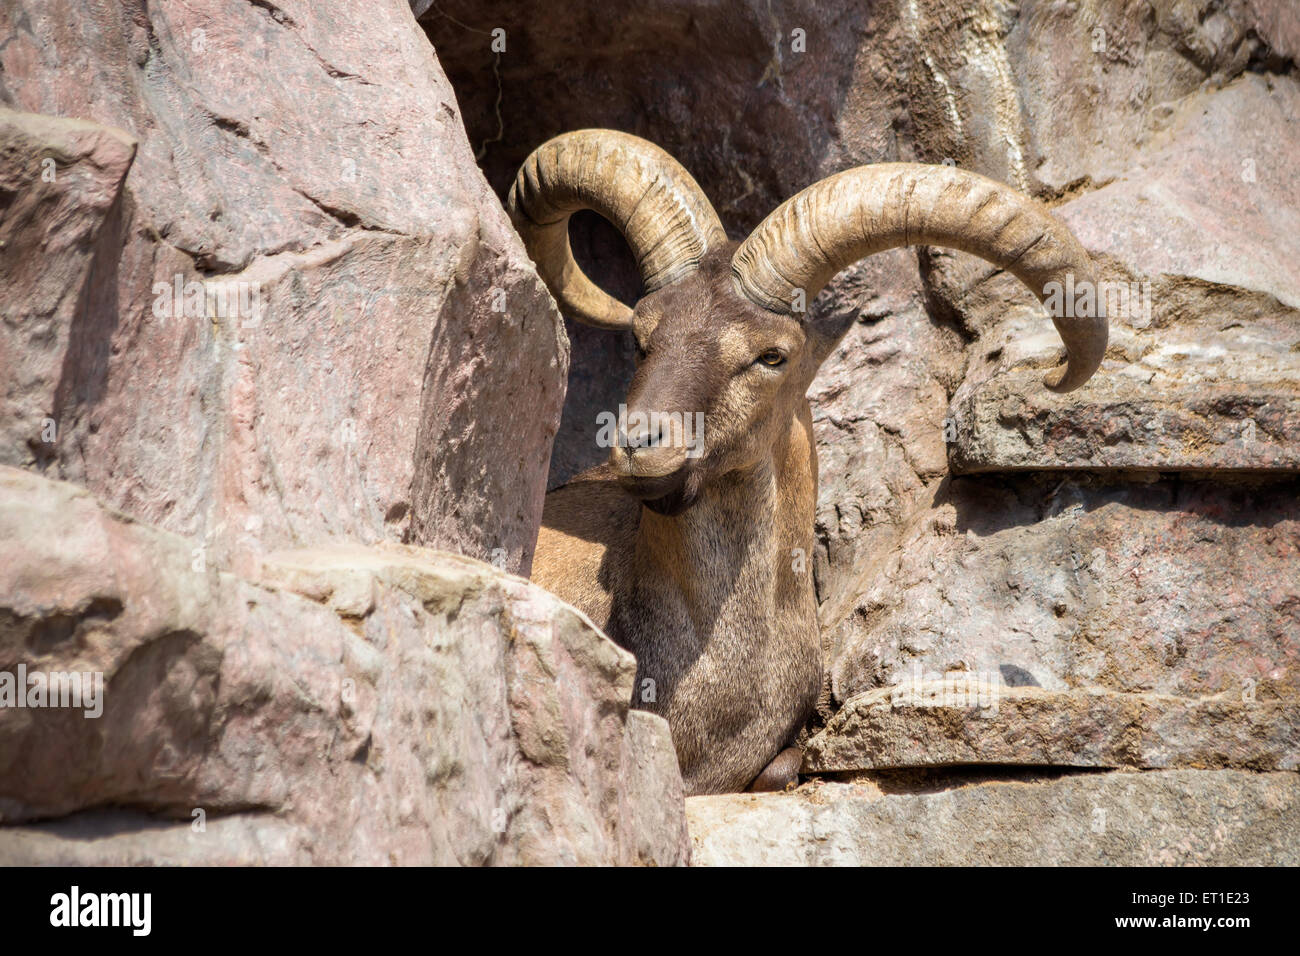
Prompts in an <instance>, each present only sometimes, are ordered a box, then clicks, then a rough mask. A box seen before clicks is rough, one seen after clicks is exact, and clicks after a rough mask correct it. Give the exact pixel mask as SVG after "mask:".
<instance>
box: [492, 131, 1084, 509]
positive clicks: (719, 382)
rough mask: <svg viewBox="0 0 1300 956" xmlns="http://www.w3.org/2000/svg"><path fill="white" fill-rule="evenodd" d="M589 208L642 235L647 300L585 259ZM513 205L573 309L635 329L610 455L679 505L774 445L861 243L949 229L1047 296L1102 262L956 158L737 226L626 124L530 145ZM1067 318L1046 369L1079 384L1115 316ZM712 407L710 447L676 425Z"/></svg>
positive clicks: (881, 168)
mask: <svg viewBox="0 0 1300 956" xmlns="http://www.w3.org/2000/svg"><path fill="white" fill-rule="evenodd" d="M580 209H590V210H594V211H595V212H597V213H599V214H600V215H601V216H603V217H605V218H606V219H608V220H609V221H610V222H611V223H613V224H614V226H616V227H617V228H618V229H619V230H620V231H621V232H622V234H623V236H624V237H625V238H626V239H627V242H628V245H629V246H630V247H631V249H632V252H633V254H634V255H635V257H636V260H637V263H638V265H639V267H640V271H641V276H642V279H643V282H644V287H645V293H644V296H643V298H641V299H640V301H638V302H637V304H636V307H635V308H634V309H630V308H628V307H627V306H625V305H623V304H622V303H620V302H618V301H617V300H615V299H614V298H612V297H611V296H609V295H608V294H607V293H605V292H603V291H602V290H601V289H599V288H597V287H596V286H595V285H594V284H593V283H592V282H591V281H590V280H589V279H588V278H587V277H586V276H585V275H584V274H583V272H582V270H581V269H580V268H579V267H578V265H577V263H576V262H575V261H574V258H573V253H572V251H571V249H570V247H569V237H568V224H569V217H570V216H571V215H572V214H573V213H574V212H577V211H578V210H580ZM509 210H510V215H511V218H512V219H513V221H514V223H515V226H516V227H517V228H518V230H519V232H520V234H521V235H522V236H523V238H524V242H525V244H526V245H527V248H528V250H529V252H530V254H531V255H532V257H533V259H534V260H535V261H536V263H537V267H538V271H539V273H540V274H541V276H542V279H543V280H544V281H545V282H546V284H547V286H548V287H549V288H550V290H551V292H552V293H553V294H554V296H555V298H556V299H557V300H558V302H559V304H560V307H561V309H562V310H563V311H564V312H565V313H566V314H568V315H570V316H571V317H573V318H574V319H576V320H578V321H581V322H584V323H586V324H589V325H593V326H597V327H600V328H606V329H629V330H631V332H632V333H633V335H634V336H635V338H636V343H637V353H638V363H637V370H636V374H635V377H634V378H633V380H632V386H631V390H630V392H629V394H628V397H627V402H626V406H627V415H626V421H627V422H629V423H630V424H629V426H628V427H627V428H626V431H625V433H624V434H621V435H619V440H618V442H617V445H616V447H614V448H613V450H612V452H611V456H610V464H611V466H612V468H613V470H614V473H615V474H616V475H617V476H618V479H619V482H620V483H621V484H622V486H623V487H624V488H625V490H627V491H628V492H630V493H631V494H633V495H634V496H636V497H638V498H640V499H642V501H643V503H644V504H645V505H646V506H647V507H649V508H650V509H651V510H654V511H656V512H659V513H661V514H669V515H671V514H676V513H679V512H681V511H682V510H684V509H686V508H688V507H689V506H690V505H691V504H692V503H693V502H694V501H695V500H696V498H697V496H698V494H699V491H700V489H701V488H703V487H704V486H705V485H707V484H708V483H709V482H710V481H711V480H713V479H714V477H716V476H718V475H724V474H727V473H729V472H732V471H734V470H736V469H742V468H745V467H748V466H750V465H752V464H754V463H755V462H757V461H758V460H759V459H760V458H761V457H762V455H763V454H764V452H765V450H766V449H768V448H770V447H771V445H772V442H773V438H774V435H773V434H769V432H774V430H776V429H779V428H781V427H783V426H784V424H785V423H786V422H788V421H789V418H790V416H789V414H781V413H782V412H784V411H786V410H788V409H789V410H792V409H794V408H795V407H797V405H798V403H799V402H800V401H801V400H802V399H803V396H804V394H805V393H806V391H807V389H808V387H809V385H810V384H811V382H812V379H813V376H814V375H815V374H816V372H817V369H818V367H819V366H820V365H821V363H822V361H823V360H824V359H825V358H826V357H827V355H829V354H830V352H831V350H832V349H833V348H834V346H835V344H836V342H838V340H839V339H840V338H841V337H842V336H843V335H844V333H845V332H846V331H847V328H848V324H847V323H840V324H837V325H836V326H835V327H829V328H828V327H824V326H823V325H820V324H819V323H816V322H812V321H809V320H808V314H809V313H808V311H807V310H808V306H809V305H810V304H811V302H812V300H813V299H814V298H815V297H816V295H817V293H818V292H819V291H820V290H821V289H822V287H823V286H825V285H826V283H827V282H829V281H830V279H831V278H832V277H833V276H834V275H835V274H836V273H837V272H839V271H840V270H841V269H843V268H845V267H846V266H848V265H850V264H852V263H853V262H855V261H857V260H858V259H860V258H862V257H864V256H867V255H871V254H873V253H876V252H880V251H883V250H885V249H891V248H895V247H898V246H906V245H937V246H947V247H951V248H954V249H959V250H962V251H965V252H969V253H972V254H974V255H977V256H980V257H982V258H984V259H987V260H989V261H990V262H993V263H994V264H996V265H998V266H1000V267H1001V268H1004V269H1006V270H1008V271H1010V272H1011V273H1013V274H1014V275H1016V276H1017V277H1018V278H1019V279H1020V280H1021V281H1022V282H1024V283H1025V285H1027V286H1028V287H1029V288H1030V290H1031V291H1033V292H1034V294H1035V295H1037V296H1038V298H1039V299H1040V301H1045V300H1046V299H1047V298H1048V295H1049V292H1050V290H1051V289H1052V283H1058V282H1059V283H1062V285H1064V284H1065V283H1066V277H1067V275H1069V276H1072V278H1073V282H1074V284H1075V285H1076V286H1078V285H1080V284H1081V283H1085V282H1092V281H1094V278H1095V277H1094V274H1093V265H1092V262H1091V261H1090V259H1089V258H1088V255H1087V253H1086V252H1085V251H1084V250H1083V249H1082V247H1080V245H1079V243H1078V242H1077V241H1076V240H1075V239H1074V237H1073V236H1072V235H1071V234H1070V232H1069V231H1068V230H1067V229H1066V227H1065V226H1064V225H1063V224H1062V223H1061V222H1059V221H1058V220H1057V219H1055V218H1054V217H1053V216H1052V215H1051V214H1050V213H1048V211H1047V210H1046V209H1045V208H1044V207H1043V206H1041V205H1040V204H1039V203H1037V202H1036V201H1035V200H1033V199H1031V198H1029V197H1027V196H1024V195H1022V194H1020V193H1017V192H1015V191H1014V190H1012V189H1010V188H1008V187H1007V186H1004V185H1002V184H1000V183H997V182H994V181H993V180H990V179H987V178H985V177H983V176H980V175H977V174H975V173H971V172H967V171H964V170H960V169H956V168H953V167H948V166H927V165H918V164H910V163H882V164H879V165H872V166H860V167H857V168H855V169H850V170H847V171H845V172H842V173H839V174H837V175H834V176H830V177H828V178H826V179H823V180H821V181H820V182H818V183H815V184H814V185H812V186H809V187H808V188H807V189H805V190H803V192H801V193H799V194H798V195H796V196H794V197H793V198H791V199H788V200H787V201H785V202H784V203H782V204H781V205H780V206H778V207H777V209H776V210H775V211H774V212H773V213H772V214H771V215H769V216H768V217H767V218H766V219H765V220H763V222H762V223H760V224H759V226H758V228H757V229H755V230H754V231H753V232H752V233H751V234H750V235H749V237H748V238H747V239H745V240H744V241H743V242H739V243H737V242H731V241H728V239H727V236H726V233H725V232H724V231H723V228H722V223H721V222H720V221H719V219H718V215H717V213H716V212H714V210H713V207H712V206H711V205H710V203H709V201H708V199H707V198H706V197H705V196H704V193H703V191H702V190H701V189H700V187H699V185H698V184H697V183H696V182H695V180H694V179H693V178H691V175H690V174H689V173H688V172H687V171H686V170H685V169H684V168H683V167H682V166H681V165H680V164H679V163H678V162H676V161H675V160H674V159H673V158H672V157H671V156H669V155H668V154H667V153H665V152H664V151H663V150H662V149H659V148H658V147H657V146H654V145H653V144H651V143H648V142H646V141H645V140H642V139H640V138H638V137H635V136H630V135H628V134H626V133H619V132H614V131H612V130H580V131H577V132H572V133H566V134H564V135H562V136H557V137H556V138H554V139H552V140H550V141H548V142H547V143H545V144H543V145H542V146H540V147H539V148H538V149H537V150H536V151H534V152H533V154H532V155H531V156H529V158H528V159H527V160H526V161H525V163H524V165H523V167H522V168H521V169H520V171H519V174H518V176H517V177H516V179H515V183H514V186H513V188H512V189H511V191H510V197H509ZM1099 312H1100V310H1099ZM1053 321H1054V322H1055V324H1056V328H1057V331H1058V332H1059V333H1060V335H1061V338H1062V339H1063V340H1064V343H1065V348H1066V353H1067V361H1066V364H1065V366H1063V367H1062V368H1060V369H1057V370H1055V371H1053V372H1052V373H1050V374H1049V375H1048V376H1047V378H1046V380H1045V384H1046V385H1047V387H1048V388H1050V389H1053V390H1055V391H1060V392H1065V391H1069V390H1071V389H1074V388H1077V387H1078V386H1080V385H1082V384H1083V383H1084V382H1085V381H1087V380H1088V378H1089V377H1090V376H1091V375H1092V373H1093V372H1094V371H1096V369H1097V367H1098V366H1099V365H1100V363H1101V360H1102V356H1103V354H1104V352H1105V350H1106V338H1107V330H1106V319H1105V316H1104V314H1097V315H1092V316H1083V317H1074V316H1070V317H1066V316H1056V315H1054V316H1053ZM701 412H702V413H703V414H704V416H705V418H706V420H707V423H708V428H707V431H706V432H705V433H704V434H703V435H702V436H698V439H699V440H700V442H701V444H702V447H697V448H688V443H687V442H686V441H683V440H682V435H680V434H669V432H671V431H672V429H671V428H665V427H664V425H663V424H662V423H664V422H668V423H672V422H674V421H680V420H682V416H694V415H696V414H698V413H701ZM652 413H658V414H652Z"/></svg>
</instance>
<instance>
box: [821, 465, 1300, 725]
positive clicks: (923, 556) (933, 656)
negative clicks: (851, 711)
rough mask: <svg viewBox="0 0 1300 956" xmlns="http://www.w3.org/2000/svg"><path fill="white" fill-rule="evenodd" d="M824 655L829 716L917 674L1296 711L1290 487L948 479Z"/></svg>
mask: <svg viewBox="0 0 1300 956" xmlns="http://www.w3.org/2000/svg"><path fill="white" fill-rule="evenodd" d="M948 492H949V494H948V500H947V501H946V502H945V503H944V504H942V505H941V506H939V507H937V508H935V509H934V510H933V511H932V512H930V514H929V515H928V516H927V519H926V520H925V521H918V522H917V523H916V524H914V525H913V527H912V528H911V529H910V532H909V534H908V535H907V536H906V537H905V538H904V539H903V542H902V545H901V546H900V547H899V549H898V550H897V551H895V552H893V553H891V554H890V555H889V556H888V557H887V558H886V559H885V560H883V561H882V562H881V565H880V567H879V569H878V573H877V574H876V575H875V576H874V577H873V579H872V581H871V582H870V583H869V584H868V585H867V587H866V588H865V589H864V591H863V594H862V597H861V598H860V600H859V601H858V602H857V604H856V606H855V609H854V612H853V613H852V614H851V615H850V616H849V617H848V618H846V619H845V620H844V622H843V623H842V624H841V625H840V626H839V627H838V628H836V629H835V630H834V631H833V632H832V633H831V634H830V635H829V638H828V644H829V650H830V653H831V656H832V660H833V666H832V671H831V673H832V679H833V687H834V694H835V698H836V699H837V700H839V701H841V702H842V701H846V700H848V699H849V698H850V697H852V696H854V695H856V694H859V693H862V692H864V691H867V690H871V689H873V688H877V687H886V686H890V685H893V684H897V683H899V682H900V681H902V680H903V679H905V678H907V677H908V676H909V675H910V674H911V673H912V670H913V668H914V667H919V668H921V670H922V671H923V672H924V673H930V672H934V673H938V674H945V673H948V672H950V671H965V672H968V673H972V674H998V675H1001V676H1002V678H1003V680H1004V681H1006V682H1007V683H1015V684H1022V685H1023V684H1033V685H1037V686H1040V687H1043V688H1046V689H1048V690H1066V689H1071V688H1073V689H1088V688H1094V687H1096V688H1105V689H1109V690H1114V691H1121V692H1127V693H1156V694H1178V695H1182V696H1187V697H1208V696H1213V695H1216V694H1231V695H1234V696H1237V695H1240V694H1242V693H1245V692H1251V691H1253V692H1254V694H1255V696H1256V697H1257V698H1258V699H1260V700H1276V699H1291V700H1294V699H1295V698H1297V697H1300V598H1298V597H1297V595H1296V567H1297V564H1298V562H1300V498H1298V496H1297V485H1296V482H1295V480H1294V479H1291V480H1288V481H1286V482H1282V483H1277V482H1265V483H1260V484H1257V485H1239V486H1224V485H1221V484H1218V483H1215V482H1209V481H1186V480H1171V481H1162V482H1150V483H1147V484H1128V483H1109V482H1105V481H1102V480H1101V479H1098V478H1095V477H1090V476H1078V477H1065V478H1060V477H1052V476H1035V477H1030V478H1019V479H1014V480H1004V481H996V480H994V479H991V478H990V479H969V478H963V479H956V480H953V481H952V482H951V483H950V487H949V488H948Z"/></svg>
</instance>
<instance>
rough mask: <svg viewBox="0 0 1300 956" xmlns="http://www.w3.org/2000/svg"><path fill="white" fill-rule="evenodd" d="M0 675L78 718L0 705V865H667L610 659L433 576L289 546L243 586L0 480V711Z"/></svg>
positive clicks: (642, 746) (105, 518) (479, 568)
mask: <svg viewBox="0 0 1300 956" xmlns="http://www.w3.org/2000/svg"><path fill="white" fill-rule="evenodd" d="M20 668H21V670H20ZM24 673H25V674H26V675H28V680H27V681H26V684H25V686H23V688H22V689H23V691H24V692H25V693H27V694H28V698H27V701H28V703H29V704H35V703H40V702H41V699H40V698H39V697H36V696H33V695H34V694H35V691H34V689H33V688H35V687H36V686H37V683H38V682H37V681H36V680H35V679H33V678H32V675H38V674H39V675H41V677H42V680H41V681H40V683H41V684H42V686H44V685H45V684H46V683H49V686H53V683H50V682H52V681H53V680H54V678H50V677H48V675H51V674H73V673H75V674H78V675H84V679H85V682H84V683H83V684H80V685H78V686H79V689H80V690H82V691H83V692H84V696H82V698H81V700H80V703H81V706H80V707H74V706H58V707H55V706H52V705H53V704H54V703H55V700H54V698H53V697H50V698H49V699H48V700H47V701H46V703H48V704H50V705H51V706H44V707H37V706H25V707H16V706H13V703H12V701H11V702H9V703H8V705H7V706H4V707H0V818H2V819H3V823H4V824H5V826H3V827H0V862H3V863H4V864H5V865H14V864H31V863H119V864H120V863H150V864H159V863H167V864H175V863H275V864H289V863H294V864H301V863H318V864H319V863H328V864H344V863H347V864H358V863H372V864H373V863H401V864H419V863H424V864H456V863H460V864H520V863H524V864H565V863H570V864H571V863H579V864H599V863H605V864H608V863H620V864H628V863H642V864H658V865H669V864H677V863H683V862H685V860H686V857H687V853H688V846H687V842H686V831H685V825H684V818H683V816H682V783H681V777H680V774H679V773H678V770H677V764H676V758H675V756H674V752H673V748H672V742H671V739H670V738H669V734H668V727H667V724H666V723H664V722H663V720H662V719H660V718H657V717H653V716H651V715H648V714H644V713H640V712H630V711H629V709H628V701H629V700H630V699H631V693H632V682H633V678H634V675H635V665H634V662H633V660H632V658H631V656H630V655H629V654H627V653H626V652H625V651H623V650H621V649H620V648H618V647H616V646H615V645H614V644H613V643H612V642H611V641H609V639H608V638H606V637H605V636H604V635H602V634H601V633H600V632H599V631H597V630H596V629H595V628H594V627H593V626H592V625H591V624H590V622H589V621H587V620H586V619H585V618H584V617H582V616H581V615H580V614H579V613H578V612H577V611H575V610H573V609H572V608H570V607H568V606H567V605H565V604H562V603H561V602H559V601H558V600H556V599H555V598H553V597H552V596H550V595H549V594H547V593H546V592H545V591H542V590H541V589H540V588H537V587H534V586H533V585H531V584H529V583H528V582H526V581H524V580H522V579H519V578H515V577H512V576H509V575H505V574H503V573H501V572H498V571H496V570H494V569H493V568H491V567H490V566H488V565H485V564H481V563H479V562H477V561H474V560H471V559H468V558H464V557H461V556H458V555H452V554H446V553H442V552H436V551H430V550H427V549H422V548H413V547H407V546H401V545H395V544H385V545H379V546H375V547H365V546H361V545H351V546H338V547H334V548H328V549H305V550H296V551H290V552H284V553H281V554H277V555H273V556H271V557H269V558H268V559H267V560H266V562H265V564H264V566H263V572H262V579H261V580H260V581H258V582H253V581H248V580H244V579H241V578H238V577H235V576H233V575H230V574H228V573H225V572H220V571H217V570H216V569H215V568H213V567H211V566H210V565H205V564H204V563H203V562H202V560H201V552H196V551H195V549H193V548H192V547H191V543H190V542H188V541H186V540H184V539H182V538H179V537H177V536H176V535H173V534H170V533H167V532H164V531H160V530H158V529H155V528H151V527H149V526H147V525H143V524H140V523H137V522H134V521H132V520H131V519H130V518H128V517H126V516H125V515H122V514H120V513H116V512H113V511H110V510H106V509H104V508H103V507H101V506H100V505H99V504H98V503H97V502H96V501H95V500H94V499H93V498H92V497H91V496H90V495H89V494H88V493H86V492H85V491H82V490H79V489H77V488H75V487H74V486H72V485H69V484H65V483H61V482H51V481H48V480H46V479H43V478H40V477H38V476H35V475H32V474H30V473H28V472H24V471H20V470H16V469H10V468H0V695H2V694H3V693H4V681H5V678H4V676H3V675H10V676H11V677H16V676H18V675H20V674H24ZM96 674H97V675H99V677H98V680H99V681H100V682H101V683H98V684H96V683H94V679H93V678H92V675H96ZM59 680H60V682H62V678H59ZM60 686H62V684H61V683H60ZM92 687H95V688H98V690H97V691H92ZM11 690H12V686H11ZM0 699H3V698H2V697H0ZM59 702H60V703H63V704H67V703H70V699H69V698H68V697H64V698H63V699H61V701H59ZM95 711H98V713H97V714H96V713H95ZM120 808H128V809H126V810H123V809H120ZM169 821H171V822H169ZM70 837H75V839H69V838H70Z"/></svg>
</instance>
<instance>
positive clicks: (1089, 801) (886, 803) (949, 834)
mask: <svg viewBox="0 0 1300 956" xmlns="http://www.w3.org/2000/svg"><path fill="white" fill-rule="evenodd" d="M686 812H687V816H688V818H689V820H690V828H691V842H692V857H691V860H692V865H694V866H908V865H915V866H988V865H994V866H1099V865H1110V866H1188V865H1196V866H1295V865H1297V864H1300V844H1297V842H1296V839H1295V834H1296V832H1297V828H1300V774H1295V773H1248V772H1244V771H1238V770H1216V771H1203V770H1163V771H1148V772H1145V773H1085V774H1076V775H1069V776H1064V777H1060V778H1057V779H1054V778H1051V777H1045V778H1041V777H1040V778H1037V779H1035V778H1033V777H1031V776H1026V777H1024V778H1022V779H1014V778H1012V779H1006V780H997V779H981V778H980V777H977V776H967V777H961V776H957V777H955V778H953V777H939V778H937V779H935V780H933V781H931V782H929V783H928V785H927V784H923V785H921V786H917V785H916V784H915V783H913V782H912V781H907V780H904V781H902V782H900V781H899V780H897V779H895V778H893V777H891V776H889V775H884V776H881V777H878V778H876V779H874V780H873V779H870V778H867V779H865V780H864V781H863V782H859V783H817V784H811V785H805V786H803V787H801V788H799V789H798V790H796V791H794V792H793V793H790V794H734V795H728V796H709V797H690V798H689V799H687V801H686Z"/></svg>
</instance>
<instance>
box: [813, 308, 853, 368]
mask: <svg viewBox="0 0 1300 956" xmlns="http://www.w3.org/2000/svg"><path fill="white" fill-rule="evenodd" d="M856 321H857V310H856V309H851V310H848V311H843V312H840V311H836V312H829V311H828V312H825V313H816V314H810V317H809V319H808V321H807V322H805V323H804V332H805V333H806V334H807V336H808V346H807V347H808V351H809V353H810V354H811V355H812V356H813V357H814V359H815V360H816V362H817V367H818V368H821V366H822V364H823V363H824V362H825V361H826V360H827V359H828V358H830V355H831V353H832V352H834V351H835V348H836V346H838V345H839V344H840V342H841V341H842V340H843V338H844V336H846V335H847V334H848V332H849V330H850V329H851V328H853V325H854V323H855V322H856Z"/></svg>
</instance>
